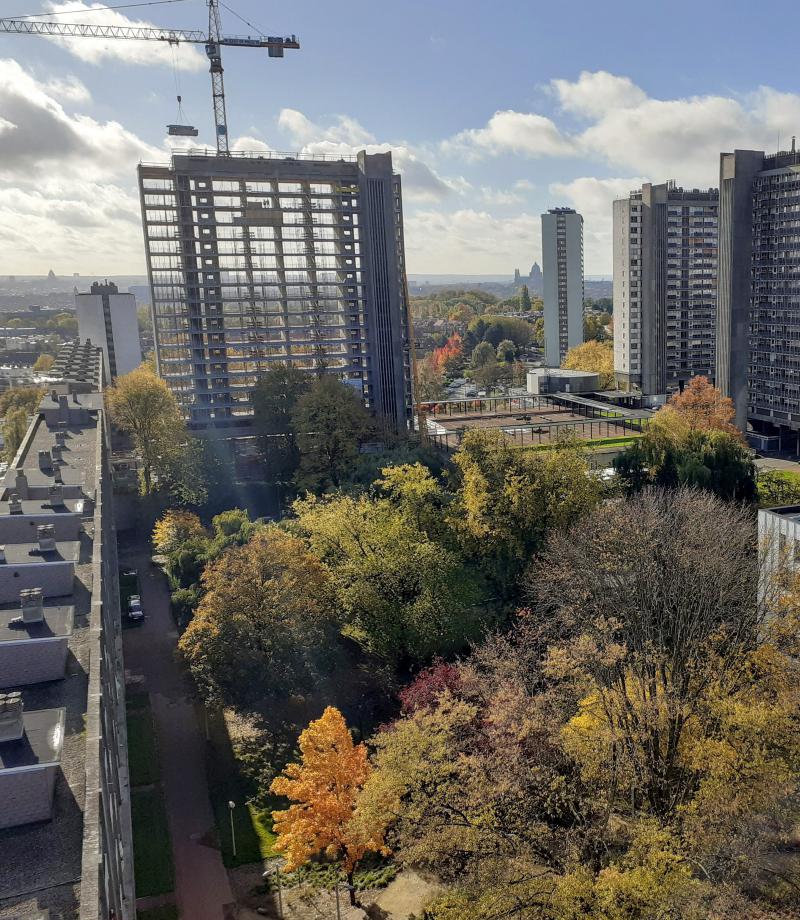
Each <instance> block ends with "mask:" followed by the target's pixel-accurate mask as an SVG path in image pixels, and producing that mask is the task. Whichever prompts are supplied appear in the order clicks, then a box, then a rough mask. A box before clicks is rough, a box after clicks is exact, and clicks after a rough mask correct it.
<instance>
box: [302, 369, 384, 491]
mask: <svg viewBox="0 0 800 920" xmlns="http://www.w3.org/2000/svg"><path fill="white" fill-rule="evenodd" d="M292 428H293V430H294V433H295V438H296V439H297V447H298V450H299V451H300V464H299V467H298V470H297V476H296V481H297V485H298V487H299V488H300V489H305V490H308V491H311V492H322V491H324V490H325V489H328V488H331V487H334V488H335V487H337V486H338V485H339V484H340V483H341V482H342V481H343V479H344V478H345V476H346V474H347V471H348V469H349V467H350V466H351V465H352V463H353V462H354V461H355V460H356V458H357V457H358V452H359V448H360V446H361V445H362V444H363V443H364V442H365V441H367V440H369V438H370V437H371V436H372V435H373V433H374V424H373V421H372V418H371V417H370V414H369V412H367V410H366V409H365V408H364V404H363V403H362V401H361V398H360V396H359V395H358V394H357V393H356V392H355V391H354V390H353V389H352V388H351V387H349V386H347V384H344V383H342V382H341V381H339V380H337V379H336V378H335V377H331V376H325V377H322V378H321V379H319V380H317V381H315V382H314V384H313V386H312V387H311V388H310V389H309V390H308V391H307V392H305V393H304V394H303V395H302V396H300V398H299V399H298V401H297V404H296V405H295V408H294V411H293V412H292Z"/></svg>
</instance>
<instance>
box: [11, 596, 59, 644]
mask: <svg viewBox="0 0 800 920" xmlns="http://www.w3.org/2000/svg"><path fill="white" fill-rule="evenodd" d="M74 619H75V607H74V606H72V605H71V604H69V605H63V604H48V603H45V604H44V619H43V620H42V621H41V622H40V623H26V624H24V625H23V624H22V623H21V613H20V607H19V604H16V605H11V604H3V606H2V607H0V642H19V641H20V640H21V639H56V638H63V637H64V636H70V635H72V624H73V621H74ZM14 621H17V625H11V624H12V623H13V622H14Z"/></svg>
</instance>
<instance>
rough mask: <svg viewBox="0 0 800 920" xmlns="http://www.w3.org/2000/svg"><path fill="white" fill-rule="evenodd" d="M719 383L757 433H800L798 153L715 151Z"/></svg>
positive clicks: (738, 414) (743, 420) (738, 417)
mask: <svg viewBox="0 0 800 920" xmlns="http://www.w3.org/2000/svg"><path fill="white" fill-rule="evenodd" d="M719 235H720V258H719V315H718V348H717V383H718V386H719V387H720V389H721V390H722V391H723V392H724V393H725V394H726V395H728V396H730V397H731V398H732V399H733V401H734V405H735V407H736V423H737V425H738V426H739V427H740V428H741V429H742V430H745V429H746V427H747V423H748V420H749V421H750V423H751V425H752V426H753V428H754V429H756V430H757V431H759V432H761V433H763V434H773V433H774V434H784V433H790V434H791V437H792V438H795V437H797V432H798V431H800V269H798V264H800V154H798V153H797V152H795V151H794V150H792V151H788V152H780V153H776V154H772V155H769V156H767V155H765V154H764V153H763V151H760V150H735V151H734V152H732V153H723V154H721V157H720V230H719Z"/></svg>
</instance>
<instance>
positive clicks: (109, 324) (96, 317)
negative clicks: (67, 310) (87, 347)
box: [75, 281, 142, 380]
mask: <svg viewBox="0 0 800 920" xmlns="http://www.w3.org/2000/svg"><path fill="white" fill-rule="evenodd" d="M75 309H76V312H77V314H78V335H79V336H80V339H81V341H83V342H85V341H86V340H87V339H90V340H91V342H92V344H93V345H98V346H99V347H100V348H102V350H103V357H104V358H105V366H106V369H107V370H108V374H109V376H110V377H111V379H112V380H113V379H114V378H115V377H118V376H119V375H120V374H127V373H128V372H129V371H132V370H134V369H135V368H137V367H138V366H139V365H140V364H141V363H142V346H141V344H140V343H139V320H138V317H137V316H136V298H135V297H134V296H133V294H120V293H119V290H118V289H117V286H116V284H114V283H113V281H112V282H109V281H107V282H106V283H105V284H100V283H98V282H97V281H95V282H94V284H93V285H92V287H91V289H90V291H89V293H88V294H78V293H76V294H75Z"/></svg>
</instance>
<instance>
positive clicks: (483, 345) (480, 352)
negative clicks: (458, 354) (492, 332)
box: [470, 342, 497, 368]
mask: <svg viewBox="0 0 800 920" xmlns="http://www.w3.org/2000/svg"><path fill="white" fill-rule="evenodd" d="M496 360H497V356H496V354H495V350H494V348H493V347H492V345H491V344H490V343H489V342H479V343H478V344H477V345H476V346H475V348H473V349H472V358H471V359H470V363H471V364H472V366H473V367H475V368H478V367H484V366H485V365H487V364H494V362H495V361H496Z"/></svg>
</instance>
